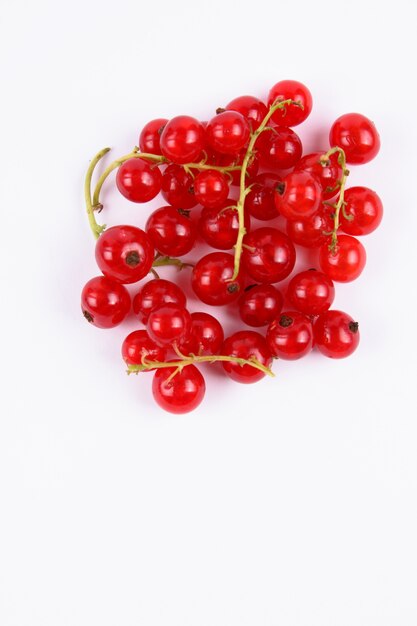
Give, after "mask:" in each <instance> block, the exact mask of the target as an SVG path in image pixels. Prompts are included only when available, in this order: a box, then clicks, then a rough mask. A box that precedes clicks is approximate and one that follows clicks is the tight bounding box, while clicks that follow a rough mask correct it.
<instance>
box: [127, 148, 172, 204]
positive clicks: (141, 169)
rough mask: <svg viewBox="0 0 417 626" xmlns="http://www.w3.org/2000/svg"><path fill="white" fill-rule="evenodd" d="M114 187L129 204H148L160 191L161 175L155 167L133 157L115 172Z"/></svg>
mask: <svg viewBox="0 0 417 626" xmlns="http://www.w3.org/2000/svg"><path fill="white" fill-rule="evenodd" d="M116 185H117V188H118V190H119V191H120V193H121V194H122V196H124V197H125V198H127V199H128V200H130V201H131V202H149V200H152V199H153V198H155V196H157V195H158V193H159V192H160V191H161V185H162V174H161V171H160V169H159V167H158V166H157V165H155V164H153V163H149V162H148V161H145V160H144V159H140V158H137V157H133V158H131V159H128V160H127V161H125V162H124V163H122V164H121V166H120V167H119V169H118V170H117V175H116Z"/></svg>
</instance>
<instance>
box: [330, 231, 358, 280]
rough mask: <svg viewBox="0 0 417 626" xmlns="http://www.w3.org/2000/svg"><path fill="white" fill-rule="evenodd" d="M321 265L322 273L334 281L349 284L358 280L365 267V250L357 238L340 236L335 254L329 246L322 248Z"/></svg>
mask: <svg viewBox="0 0 417 626" xmlns="http://www.w3.org/2000/svg"><path fill="white" fill-rule="evenodd" d="M319 263H320V267H321V269H322V271H323V272H324V273H325V274H327V276H329V277H330V278H331V279H332V280H335V281H337V282H339V283H349V282H351V281H352V280H355V279H356V278H358V276H360V274H361V273H362V270H363V268H364V267H365V263H366V252H365V248H364V247H363V245H362V244H361V243H360V241H358V240H357V239H355V237H351V236H350V235H338V237H337V245H336V248H335V250H334V251H333V252H332V251H331V250H330V249H329V246H328V244H323V245H322V246H321V248H320V251H319Z"/></svg>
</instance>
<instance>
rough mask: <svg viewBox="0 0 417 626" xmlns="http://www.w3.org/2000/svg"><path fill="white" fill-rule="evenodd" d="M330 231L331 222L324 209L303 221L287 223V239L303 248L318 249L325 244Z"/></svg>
mask: <svg viewBox="0 0 417 626" xmlns="http://www.w3.org/2000/svg"><path fill="white" fill-rule="evenodd" d="M332 230H333V220H332V218H331V217H330V214H329V212H328V211H326V210H324V209H322V210H319V211H318V212H317V213H315V214H314V215H312V216H311V217H306V218H305V219H298V220H288V221H287V235H288V237H289V238H290V239H291V241H292V242H293V243H296V244H297V245H298V246H303V247H304V248H318V247H319V246H321V245H322V244H324V243H326V241H329V233H330V232H331V231H332Z"/></svg>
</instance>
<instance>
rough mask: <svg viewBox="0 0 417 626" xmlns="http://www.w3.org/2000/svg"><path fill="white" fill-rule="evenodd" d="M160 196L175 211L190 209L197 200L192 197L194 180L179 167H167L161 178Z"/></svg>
mask: <svg viewBox="0 0 417 626" xmlns="http://www.w3.org/2000/svg"><path fill="white" fill-rule="evenodd" d="M161 191H162V196H163V197H164V198H165V200H166V201H167V202H168V204H171V205H172V206H173V207H175V208H176V209H185V210H188V209H192V208H193V207H195V205H196V204H198V202H197V198H196V197H195V195H194V180H193V177H192V176H191V175H190V174H188V173H187V172H186V171H185V169H184V168H183V167H181V166H180V165H175V164H172V165H168V167H167V168H166V170H165V172H164V173H163V176H162V189H161Z"/></svg>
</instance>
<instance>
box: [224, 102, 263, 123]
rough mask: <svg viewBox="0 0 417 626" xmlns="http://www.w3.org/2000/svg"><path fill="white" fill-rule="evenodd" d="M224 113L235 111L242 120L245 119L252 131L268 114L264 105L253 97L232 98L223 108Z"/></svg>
mask: <svg viewBox="0 0 417 626" xmlns="http://www.w3.org/2000/svg"><path fill="white" fill-rule="evenodd" d="M225 109H226V111H237V112H238V113H240V114H241V115H243V117H244V118H246V119H247V120H248V122H249V124H250V126H251V127H252V130H256V129H257V128H258V127H259V126H260V124H261V122H262V120H263V119H264V117H265V115H266V114H267V113H268V109H267V106H266V104H264V103H263V102H262V100H259V98H255V96H239V97H238V98H234V99H233V100H231V101H230V102H229V104H228V105H227V106H226V107H225Z"/></svg>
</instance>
